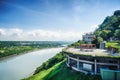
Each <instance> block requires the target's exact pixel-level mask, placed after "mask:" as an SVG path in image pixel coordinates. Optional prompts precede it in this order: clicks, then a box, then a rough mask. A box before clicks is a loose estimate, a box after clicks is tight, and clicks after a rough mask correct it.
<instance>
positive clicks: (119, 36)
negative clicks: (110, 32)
mask: <svg viewBox="0 0 120 80" xmlns="http://www.w3.org/2000/svg"><path fill="white" fill-rule="evenodd" d="M114 35H115V37H116V38H118V39H119V40H120V29H117V30H115V33H114Z"/></svg>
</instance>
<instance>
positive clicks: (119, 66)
mask: <svg viewBox="0 0 120 80" xmlns="http://www.w3.org/2000/svg"><path fill="white" fill-rule="evenodd" d="M118 69H120V61H119V60H118Z"/></svg>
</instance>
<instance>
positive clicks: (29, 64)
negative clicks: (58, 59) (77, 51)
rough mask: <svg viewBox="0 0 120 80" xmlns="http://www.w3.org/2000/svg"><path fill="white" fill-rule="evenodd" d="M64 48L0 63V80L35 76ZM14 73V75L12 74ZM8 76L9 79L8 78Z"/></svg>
mask: <svg viewBox="0 0 120 80" xmlns="http://www.w3.org/2000/svg"><path fill="white" fill-rule="evenodd" d="M61 50H62V48H61V47H60V48H49V49H41V50H38V51H33V52H30V53H28V54H24V55H20V56H17V57H12V58H9V59H5V60H1V61H0V80H20V79H23V78H25V77H28V76H29V75H31V73H32V74H33V72H34V71H35V70H36V68H37V67H39V66H40V65H42V63H43V62H46V61H47V60H48V59H49V58H51V57H53V56H54V55H56V54H57V53H59V52H60V51H61ZM11 73H12V74H11ZM6 76H7V77H6Z"/></svg>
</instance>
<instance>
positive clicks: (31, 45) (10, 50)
mask: <svg viewBox="0 0 120 80" xmlns="http://www.w3.org/2000/svg"><path fill="white" fill-rule="evenodd" d="M62 44H64V42H59V41H58V42H57V41H56V42H54V41H0V58H1V57H5V56H10V55H13V54H22V53H25V52H28V51H32V50H36V49H43V48H52V47H59V46H61V45H62Z"/></svg>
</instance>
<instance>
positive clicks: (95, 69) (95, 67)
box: [94, 59, 97, 74]
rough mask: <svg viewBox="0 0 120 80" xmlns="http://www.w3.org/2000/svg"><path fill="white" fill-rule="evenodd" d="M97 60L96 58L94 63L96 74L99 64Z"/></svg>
mask: <svg viewBox="0 0 120 80" xmlns="http://www.w3.org/2000/svg"><path fill="white" fill-rule="evenodd" d="M96 62H97V61H96V59H95V63H94V65H95V68H94V69H95V74H96V73H97V64H96Z"/></svg>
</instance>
